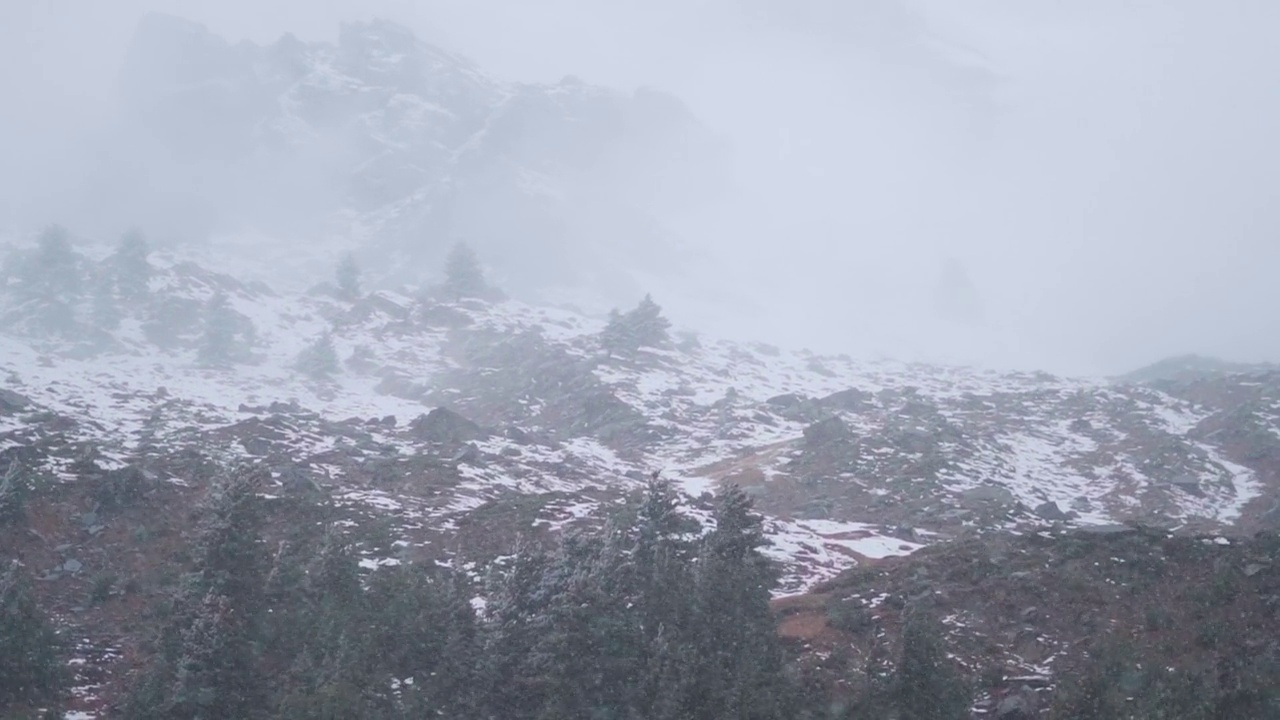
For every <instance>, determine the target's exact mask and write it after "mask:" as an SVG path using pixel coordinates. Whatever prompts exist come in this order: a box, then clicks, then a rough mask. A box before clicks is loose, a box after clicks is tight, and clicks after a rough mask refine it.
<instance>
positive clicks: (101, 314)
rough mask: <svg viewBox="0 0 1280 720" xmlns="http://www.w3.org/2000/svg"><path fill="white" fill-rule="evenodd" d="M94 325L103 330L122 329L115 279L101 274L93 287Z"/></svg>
mask: <svg viewBox="0 0 1280 720" xmlns="http://www.w3.org/2000/svg"><path fill="white" fill-rule="evenodd" d="M93 324H94V325H95V326H96V327H98V328H100V329H102V330H115V329H116V328H118V327H120V307H119V305H117V304H116V288H115V281H114V279H113V278H112V277H111V276H110V275H108V274H106V273H99V275H98V277H97V278H96V280H95V282H94V287H93Z"/></svg>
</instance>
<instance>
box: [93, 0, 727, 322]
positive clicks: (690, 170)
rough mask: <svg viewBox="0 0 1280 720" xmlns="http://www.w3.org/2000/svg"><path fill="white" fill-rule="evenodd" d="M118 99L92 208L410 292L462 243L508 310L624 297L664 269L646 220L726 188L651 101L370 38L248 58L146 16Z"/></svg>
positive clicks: (661, 99)
mask: <svg viewBox="0 0 1280 720" xmlns="http://www.w3.org/2000/svg"><path fill="white" fill-rule="evenodd" d="M119 89H120V93H119V100H120V102H119V104H120V108H121V113H122V116H121V121H122V125H123V126H125V127H127V128H129V130H128V131H123V130H122V131H121V133H122V135H121V136H120V137H115V136H112V138H111V142H110V144H109V145H110V147H108V148H105V149H104V152H103V158H102V163H101V164H102V165H103V167H105V168H109V170H99V172H100V174H101V175H102V176H103V181H102V185H103V187H102V188H96V187H95V188H94V190H95V193H96V194H95V196H94V197H95V202H98V201H100V200H101V199H102V198H104V197H110V198H113V200H114V204H115V205H118V206H119V207H121V208H129V209H130V211H132V212H133V213H134V214H133V215H132V216H129V217H124V218H119V219H115V222H118V223H121V224H124V223H141V224H143V225H144V226H145V227H148V228H151V229H152V231H153V232H157V233H159V232H161V231H163V232H164V233H165V234H166V235H167V234H172V235H175V236H179V237H182V238H183V239H187V240H191V239H197V240H202V239H204V238H206V237H208V236H210V235H214V236H218V237H219V238H220V239H219V240H218V241H217V248H215V251H219V250H218V248H221V251H225V250H226V245H227V244H228V243H233V242H234V240H235V238H241V239H244V240H245V242H248V243H251V244H253V245H254V246H255V247H254V248H253V250H254V252H256V253H259V254H260V257H261V258H262V259H263V260H266V259H267V258H266V256H263V255H261V253H271V257H270V261H271V264H272V266H273V267H275V268H281V267H298V266H301V267H303V268H309V270H310V271H314V270H315V267H316V264H319V265H320V266H323V265H325V264H328V263H331V262H333V261H334V260H335V259H336V253H337V250H336V249H333V247H331V246H333V244H334V243H336V244H337V245H343V246H344V247H349V246H351V245H352V244H353V241H354V244H355V245H357V246H358V247H359V254H360V259H361V262H362V264H364V265H365V267H366V268H367V269H368V270H370V271H377V272H378V273H384V274H387V275H390V276H393V277H395V279H396V281H400V282H402V281H406V280H408V281H416V280H417V279H419V277H420V276H421V274H422V273H421V270H422V268H423V267H424V266H429V265H434V264H436V263H438V261H439V259H440V258H441V257H442V256H443V255H444V253H445V251H446V250H447V248H448V245H449V243H451V242H452V241H453V240H454V239H456V238H467V239H469V241H470V242H472V243H473V244H475V245H476V246H477V247H478V248H479V249H481V251H482V252H484V253H485V254H486V255H487V256H488V257H489V258H490V264H491V266H492V268H493V269H494V271H495V272H496V273H498V275H500V279H501V280H502V281H503V284H504V286H505V287H506V289H507V290H508V291H510V292H512V293H513V294H516V295H518V296H524V297H529V296H531V295H536V294H538V293H541V292H543V291H546V292H551V291H552V290H559V291H563V290H564V289H565V288H568V287H573V288H577V289H580V290H581V291H582V293H580V294H584V295H586V296H587V297H593V296H595V295H603V296H605V297H611V296H616V294H617V291H619V290H621V291H623V292H625V293H627V294H630V293H637V292H640V293H642V292H643V290H640V289H639V288H638V287H636V286H635V285H634V283H635V280H636V279H635V277H634V276H633V274H634V273H635V272H640V273H648V274H653V273H655V272H656V271H657V270H658V269H659V268H670V267H671V266H672V265H675V264H679V263H677V262H676V260H677V259H678V258H680V257H681V256H680V255H679V253H680V252H681V251H680V250H679V248H678V244H677V243H676V242H675V239H674V238H673V237H672V233H671V231H670V229H669V228H667V227H665V226H664V225H663V224H662V222H661V221H660V219H659V218H660V217H661V216H662V215H663V214H665V213H667V212H670V211H673V210H676V209H679V208H685V207H689V206H691V205H696V204H697V203H699V202H702V201H703V200H705V199H706V198H708V197H711V196H714V195H715V194H716V193H718V192H721V191H722V190H723V189H724V187H725V186H726V184H727V181H726V177H725V172H726V168H727V164H726V157H725V154H726V149H725V148H724V147H723V143H722V142H721V140H720V139H719V138H717V137H716V136H715V135H714V134H713V133H712V132H711V131H710V130H708V129H707V128H706V127H704V126H703V125H701V124H700V123H699V122H698V120H697V119H696V118H695V117H694V116H693V115H692V114H691V113H690V112H689V110H688V109H687V108H686V107H685V106H684V104H683V103H681V102H680V101H679V100H678V99H677V98H675V97H673V96H671V95H668V94H665V93H663V92H660V91H657V90H650V89H642V90H639V91H636V92H628V93H623V92H618V91H614V90H611V89H607V88H603V87H599V86H594V85H589V84H587V83H584V82H582V81H580V80H578V79H575V78H572V77H567V78H564V79H563V80H562V81H561V82H558V83H554V84H527V83H519V82H511V81H507V80H504V79H502V78H499V77H496V76H494V75H491V74H489V73H488V72H486V71H485V70H484V69H482V68H481V67H479V66H478V65H476V64H475V63H473V62H472V61H470V60H469V59H467V58H464V57H461V56H458V55H456V54H453V53H451V52H448V51H446V50H444V49H442V48H440V47H437V46H435V45H432V44H429V43H427V42H425V41H423V40H422V39H420V38H418V37H416V36H415V35H414V34H413V33H412V32H411V31H410V30H408V29H407V28H405V27H402V26H399V25H396V24H395V23H392V22H388V21H382V20H376V21H371V22H352V23H346V24H343V25H342V26H341V28H340V30H339V32H338V37H337V40H336V42H304V41H301V40H299V39H298V38H296V37H294V36H292V35H285V36H284V37H282V38H280V39H279V40H278V41H276V42H274V43H271V44H269V45H257V44H253V43H249V42H234V41H228V40H226V39H224V38H221V37H219V36H217V35H215V34H213V33H212V32H210V31H209V30H207V29H206V28H204V27H203V26H201V25H199V24H197V23H193V22H190V21H186V20H182V19H180V18H176V17H170V16H166V15H160V14H153V15H149V16H147V17H146V18H145V19H144V20H143V22H142V23H141V25H140V26H139V28H138V30H137V32H136V34H135V36H134V38H133V41H132V43H131V45H130V49H129V52H128V55H127V57H126V59H125V63H124V66H123V69H122V73H121V76H120V80H119ZM137 157H146V158H152V160H151V161H150V162H148V163H147V174H146V176H145V177H134V175H133V173H134V172H135V170H134V168H135V167H136V164H137V163H136V158H137ZM156 185H161V186H163V188H164V189H163V190H162V191H159V192H158V191H157V190H156V189H155V186H156ZM158 195H159V196H160V197H162V198H163V200H161V199H158V197H157V196H158ZM494 208H501V212H494V211H493V209H494ZM175 214H177V215H179V216H180V217H177V218H175V217H173V216H174V215H175ZM227 236H230V237H227ZM264 236H265V237H270V238H271V239H272V242H271V243H262V242H260V241H261V239H262V237H264ZM301 248H305V250H306V251H305V252H298V250H299V249H301ZM331 251H332V252H331ZM624 268H625V269H626V270H625V271H624V270H623V269H624ZM614 301H618V300H617V298H616V297H615V299H614Z"/></svg>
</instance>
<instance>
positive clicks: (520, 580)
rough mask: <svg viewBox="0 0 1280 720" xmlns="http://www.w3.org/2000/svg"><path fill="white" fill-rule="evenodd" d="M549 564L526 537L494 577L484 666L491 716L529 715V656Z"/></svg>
mask: <svg viewBox="0 0 1280 720" xmlns="http://www.w3.org/2000/svg"><path fill="white" fill-rule="evenodd" d="M549 565H550V559H549V558H548V557H547V556H546V554H545V553H543V552H542V551H541V550H539V549H538V548H536V547H534V546H533V545H531V544H530V543H528V542H527V541H524V540H522V541H521V542H520V543H519V544H517V545H516V548H515V551H514V552H513V554H512V559H511V565H510V567H508V568H506V569H505V570H503V571H501V572H495V573H493V574H492V575H491V576H490V579H489V592H488V605H487V606H486V608H485V623H484V635H483V645H482V647H483V649H484V652H483V659H482V662H481V665H480V671H481V685H480V686H481V693H482V695H483V698H484V708H485V711H486V714H487V715H488V716H490V717H502V718H512V719H513V720H518V719H519V718H526V717H529V716H530V710H529V708H531V707H533V705H534V698H535V694H534V680H533V678H532V677H531V676H530V673H529V671H528V666H527V663H526V658H528V657H530V655H531V654H532V653H533V648H534V645H535V643H536V642H537V638H538V633H537V631H536V629H535V627H534V624H535V622H536V621H537V618H538V617H539V616H540V615H541V614H542V612H543V610H544V608H545V605H546V597H545V595H544V594H543V593H541V592H540V589H541V587H542V576H543V574H544V573H545V572H546V571H547V569H548V566H549Z"/></svg>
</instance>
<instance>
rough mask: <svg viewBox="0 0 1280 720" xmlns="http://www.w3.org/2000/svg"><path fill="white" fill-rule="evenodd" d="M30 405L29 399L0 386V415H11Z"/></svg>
mask: <svg viewBox="0 0 1280 720" xmlns="http://www.w3.org/2000/svg"><path fill="white" fill-rule="evenodd" d="M29 407H31V399H30V398H28V397H27V396H25V395H20V394H18V393H16V392H14V391H12V390H5V389H2V388H0V415H12V414H14V413H17V412H22V411H23V410H26V409H27V408H29Z"/></svg>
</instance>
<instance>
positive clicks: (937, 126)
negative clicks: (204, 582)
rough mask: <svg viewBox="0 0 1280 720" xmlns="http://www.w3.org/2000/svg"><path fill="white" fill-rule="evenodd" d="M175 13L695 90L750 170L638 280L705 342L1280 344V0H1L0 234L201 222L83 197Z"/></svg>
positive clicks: (1124, 357) (678, 211) (925, 355)
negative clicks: (139, 34)
mask: <svg viewBox="0 0 1280 720" xmlns="http://www.w3.org/2000/svg"><path fill="white" fill-rule="evenodd" d="M148 11H160V12H165V13H171V14H174V15H178V16H181V17H185V18H188V19H191V20H194V21H197V22H200V23H203V24H204V25H206V26H207V27H208V28H209V30H210V31H212V32H213V33H215V34H218V35H221V36H222V37H224V38H226V39H227V40H228V41H230V42H231V43H235V42H238V41H240V40H245V39H247V40H252V41H254V42H258V43H264V44H265V43H271V42H274V41H275V40H276V39H277V38H278V37H279V36H280V35H281V34H283V33H285V32H291V33H293V34H294V35H296V36H298V37H299V38H301V39H302V40H307V41H310V40H333V39H334V38H336V37H337V35H338V27H339V23H340V22H341V21H344V20H357V19H369V18H372V17H384V18H387V19H390V20H393V21H395V22H398V23H401V24H403V25H405V26H406V27H409V28H411V29H412V30H413V31H414V32H415V33H416V34H417V35H418V36H419V37H420V38H422V39H423V40H426V41H428V42H431V43H435V44H438V45H440V46H442V47H445V48H447V49H449V50H451V51H455V52H458V53H461V54H463V55H465V56H467V57H469V58H471V59H473V60H474V61H475V62H476V63H477V64H478V65H479V66H480V67H481V68H483V69H484V70H485V71H487V72H489V73H492V74H493V75H495V76H497V77H500V78H503V79H507V80H517V81H526V82H545V83H555V82H559V81H560V79H561V78H563V77H564V76H566V75H572V76H576V77H578V78H581V79H583V80H584V81H586V82H588V83H595V84H601V85H606V86H610V87H614V88H618V89H621V90H624V91H627V92H630V91H632V90H634V89H635V88H637V87H654V88H659V89H661V90H665V91H669V92H671V93H673V94H674V95H676V96H677V97H679V98H680V99H681V100H683V101H684V102H685V103H686V104H687V106H688V108H689V109H690V110H691V111H692V113H693V114H694V116H696V117H697V118H698V119H699V120H700V121H701V122H702V123H703V124H704V125H705V126H706V127H707V128H708V129H709V130H710V131H711V132H712V133H715V134H716V135H717V136H718V137H719V138H722V139H723V140H724V141H725V144H726V147H727V148H729V150H728V155H727V158H728V159H727V160H726V162H727V167H728V177H729V179H730V182H729V184H728V189H727V190H725V191H723V192H718V193H714V194H712V195H709V196H708V197H706V198H701V197H700V198H699V200H698V201H697V202H687V203H679V202H670V201H663V202H662V203H660V204H658V205H655V207H660V214H661V218H660V219H661V221H662V222H663V223H664V224H665V225H666V227H667V228H668V229H669V230H670V231H671V233H673V234H674V235H675V236H677V237H678V238H679V245H680V247H683V248H684V250H682V251H681V253H680V254H676V255H671V256H664V257H665V258H666V260H664V262H665V263H666V265H665V266H664V265H663V264H661V263H659V264H658V265H657V267H654V268H642V269H639V270H637V273H636V275H637V276H638V277H639V285H640V286H643V287H644V288H646V289H652V290H653V291H654V293H655V296H656V297H657V298H658V300H659V301H660V302H663V303H664V304H665V305H666V306H667V307H668V310H669V311H670V312H671V314H672V315H673V317H674V318H675V319H676V320H677V321H678V322H680V323H682V324H686V325H689V326H693V327H696V328H698V329H701V330H704V331H707V332H709V333H713V334H722V335H730V336H735V337H755V338H759V339H761V340H766V341H770V342H774V343H778V344H786V345H794V346H806V347H810V348H813V349H814V350H820V351H827V352H842V351H849V352H855V353H875V352H883V353H888V354H893V355H898V356H903V357H906V358H911V359H916V358H918V359H928V360H951V361H963V362H976V363H981V364H988V365H998V366H1018V367H1036V368H1046V369H1050V370H1053V371H1059V372H1067V373H1111V372H1119V371H1124V370H1127V369H1131V368H1133V367H1136V366H1138V365H1141V364H1144V363H1147V362H1151V361H1154V360H1157V359H1159V358H1161V357H1165V356H1169V355H1174V354H1181V353H1190V352H1196V353H1204V354H1212V355H1218V356H1222V357H1225V358H1229V359H1236V360H1244V361H1260V360H1272V361H1275V360H1280V319H1277V318H1278V317H1280V314H1277V312H1276V310H1277V308H1278V307H1280V302H1278V301H1280V284H1278V283H1276V282H1275V276H1276V274H1277V271H1278V270H1280V238H1278V237H1277V236H1278V235H1280V197H1278V195H1280V178H1278V177H1277V174H1278V173H1280V144H1278V143H1277V142H1276V141H1275V139H1274V136H1275V128H1277V127H1280V92H1277V90H1278V89H1280V46H1277V45H1276V43H1275V42H1274V38H1275V37H1277V32H1278V31H1280V5H1277V4H1276V3H1274V2H1270V1H1269V0H1218V1H1217V2H1212V3H1208V2H1201V1H1200V0H1164V1H1162V2H1142V1H1139V0H1134V1H1133V2H1129V3H1115V2H1106V1H1104V0H1073V1H1071V2H1066V1H1062V2H1051V1H1050V0H1032V1H1018V0H968V1H967V2H964V3H957V2H953V1H952V0H918V1H917V2H907V1H906V0H902V1H901V2H894V1H893V0H875V1H873V2H863V3H849V2H842V1H841V0H802V1H800V2H795V1H791V2H781V1H777V2H773V1H771V0H702V1H700V2H692V1H690V0H649V1H648V2H638V1H632V0H626V1H623V0H617V1H616V2H599V1H598V0H595V1H593V0H540V1H539V2H536V3H534V2H526V1H522V0H465V1H464V0H422V1H419V2H410V1H408V0H405V1H402V2H395V1H392V0H372V1H371V0H365V1H361V2H356V1H354V0H332V1H328V2H320V1H317V0H306V1H304V0H278V1H265V0H264V1H262V2H253V3H248V2H238V1H236V0H229V1H228V2H223V3H209V2H183V1H181V0H114V1H113V2H111V3H102V2H96V1H95V0H62V1H57V0H6V2H5V3H2V4H0V62H2V64H0V97H2V98H4V111H3V112H0V158H3V159H4V162H3V167H0V230H7V231H8V232H10V233H17V234H22V233H28V232H31V230H32V229H33V228H36V227H38V226H39V225H40V224H42V223H44V222H50V221H58V222H63V223H64V224H67V225H68V226H70V227H72V229H73V230H75V231H76V232H78V233H80V234H82V235H86V236H104V237H105V236H109V235H111V234H113V233H117V232H118V231H119V229H120V227H119V226H120V225H121V224H122V223H123V222H124V221H123V220H122V218H121V217H119V216H118V215H112V214H110V213H106V212H100V211H97V210H101V209H102V208H103V207H106V206H111V207H112V208H113V209H119V208H122V207H123V208H129V207H131V204H133V203H140V202H142V200H140V199H139V198H141V197H147V196H154V197H155V198H158V199H157V200H155V204H164V205H166V206H168V207H170V208H177V209H176V210H174V211H173V212H171V213H168V214H166V215H163V216H160V215H154V216H148V217H149V218H150V219H152V220H153V222H154V224H157V225H161V226H163V227H161V228H159V229H158V231H159V233H160V234H164V233H170V234H179V235H180V234H182V232H183V228H182V226H183V224H184V223H188V222H189V223H191V224H192V226H193V227H194V226H195V225H199V224H200V219H199V218H197V217H194V216H195V215H198V214H199V211H197V210H191V211H190V212H188V211H186V210H183V209H182V208H184V207H185V206H183V205H182V203H181V202H178V201H176V200H172V201H169V200H165V199H164V198H166V197H170V196H168V195H165V193H166V192H170V191H172V190H173V189H172V188H168V187H155V188H151V187H147V188H145V192H144V191H142V190H138V189H137V188H133V190H134V191H133V192H131V193H128V194H121V195H120V196H119V197H118V198H116V199H113V200H112V201H111V202H110V203H107V202H99V203H97V204H96V205H95V203H92V202H88V203H86V202H85V200H84V199H83V198H82V197H79V196H80V195H83V194H84V193H91V192H98V193H100V192H102V191H101V189H100V188H102V187H103V185H104V184H103V183H102V182H101V178H99V181H98V182H87V181H86V178H87V177H92V176H94V174H95V172H99V173H100V172H101V167H116V166H115V165H102V164H99V163H98V162H97V160H96V158H98V157H99V156H100V155H102V154H103V153H104V152H106V151H104V150H103V149H102V146H101V144H100V143H101V139H102V137H104V136H103V132H104V131H103V128H105V127H108V126H110V124H111V122H113V121H115V120H118V116H117V115H116V103H117V99H118V92H119V87H118V86H119V83H118V78H119V77H120V73H121V69H122V67H123V66H124V62H125V57H126V50H127V48H128V46H129V42H130V38H131V37H132V35H133V33H134V29H135V28H136V27H137V25H138V22H139V20H140V19H141V18H142V17H143V16H144V15H145V14H146V13H147V12H148ZM113 137H114V136H113ZM152 159H153V158H139V159H138V162H139V163H141V164H143V165H145V164H146V163H147V162H149V161H151V160H152ZM156 161H159V160H158V159H156ZM164 162H169V163H175V164H180V162H181V161H180V159H174V158H171V157H166V158H164ZM266 172H268V171H267V170H265V169H262V168H258V169H257V170H255V173H266ZM144 175H145V173H140V174H139V175H137V176H136V177H134V178H133V179H132V180H130V181H129V183H135V184H136V183H142V182H143V181H142V179H141V178H142V177H143V176H144ZM205 177H206V176H205V175H201V174H198V173H193V174H192V175H191V178H190V179H191V182H192V183H197V182H204V181H205V180H204V179H203V178H205ZM282 182H283V181H282ZM619 182H625V181H623V180H619ZM108 184H110V183H108ZM126 184H128V183H126ZM193 192H195V191H193ZM211 192H212V191H211ZM281 192H282V194H287V195H288V197H287V198H285V197H283V195H282V197H281V198H280V202H281V203H283V204H287V205H291V206H293V205H296V206H297V207H308V203H314V207H316V208H317V210H319V209H321V208H327V207H330V206H331V205H332V203H334V202H336V197H337V195H336V192H337V191H336V190H335V188H334V187H333V186H332V185H329V184H325V183H319V182H317V183H316V184H315V185H308V184H299V183H297V182H291V183H290V185H289V189H288V190H287V191H283V190H282V191H281ZM122 193H123V191H122ZM195 194H199V193H198V192H196V193H195ZM239 201H244V202H247V200H245V198H240V199H239V200H238V201H237V202H239ZM89 207H92V208H95V211H87V210H85V208H89ZM293 216H294V215H290V217H293ZM143 219H146V218H143ZM221 222H222V223H223V225H220V226H218V230H219V231H228V230H230V228H228V227H226V226H225V222H226V221H225V220H223V221H221ZM600 226H601V227H605V226H608V225H607V224H603V225H600ZM212 227H213V225H212V224H211V225H209V228H212ZM209 228H205V230H208V229H209ZM147 229H148V231H149V232H153V233H154V232H157V230H156V229H153V228H147ZM256 230H258V231H263V227H262V226H261V223H260V224H259V227H257V228H256ZM267 230H268V231H269V232H270V233H271V234H272V235H273V236H279V237H282V238H285V237H287V238H288V239H287V240H286V239H282V240H280V242H297V241H298V240H297V238H298V237H300V236H304V235H306V233H309V232H319V231H318V230H317V229H316V228H313V227H270V228H268V229H267ZM191 232H195V231H191Z"/></svg>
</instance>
